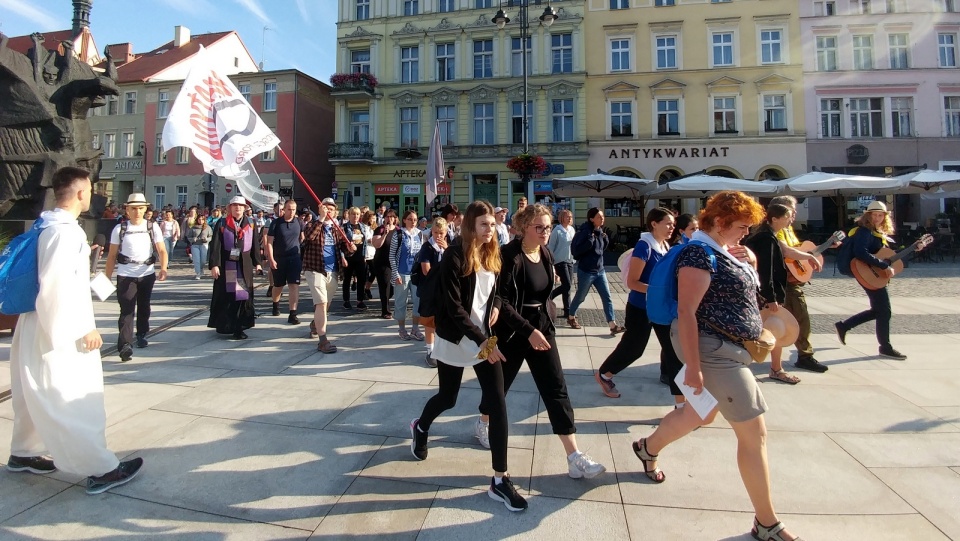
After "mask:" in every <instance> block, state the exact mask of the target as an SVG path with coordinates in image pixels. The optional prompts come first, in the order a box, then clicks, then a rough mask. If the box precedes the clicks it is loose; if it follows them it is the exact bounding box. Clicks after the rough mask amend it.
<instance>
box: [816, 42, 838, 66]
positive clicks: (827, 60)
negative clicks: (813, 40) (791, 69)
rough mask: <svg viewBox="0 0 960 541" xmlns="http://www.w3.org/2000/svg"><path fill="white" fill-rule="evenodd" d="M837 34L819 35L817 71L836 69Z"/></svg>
mask: <svg viewBox="0 0 960 541" xmlns="http://www.w3.org/2000/svg"><path fill="white" fill-rule="evenodd" d="M836 69H837V36H817V71H836Z"/></svg>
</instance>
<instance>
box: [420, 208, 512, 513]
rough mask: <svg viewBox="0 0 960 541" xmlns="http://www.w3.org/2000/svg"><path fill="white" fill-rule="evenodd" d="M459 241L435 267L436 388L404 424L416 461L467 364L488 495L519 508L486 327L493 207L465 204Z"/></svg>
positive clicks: (496, 260)
mask: <svg viewBox="0 0 960 541" xmlns="http://www.w3.org/2000/svg"><path fill="white" fill-rule="evenodd" d="M461 234H462V242H460V243H455V244H453V245H452V246H450V247H449V248H447V249H446V250H445V251H444V254H443V259H442V260H441V262H440V267H439V269H438V272H439V279H440V291H441V296H440V300H439V303H440V306H439V311H438V313H437V316H436V323H437V340H436V344H435V345H434V349H433V356H434V357H435V358H436V359H437V361H438V362H437V372H438V376H439V379H440V388H439V390H438V391H437V394H436V395H434V396H433V397H432V398H430V400H428V401H427V404H426V405H425V406H424V407H423V412H422V413H421V414H420V417H419V418H417V419H414V420H413V421H411V422H410V435H411V438H412V440H413V441H412V442H411V444H410V450H411V451H412V452H413V456H414V457H415V458H416V459H417V460H426V458H427V432H428V431H429V430H430V425H431V424H433V421H434V420H435V419H436V418H437V417H439V416H440V414H441V413H443V412H444V411H446V410H448V409H450V408H452V407H454V406H456V404H457V395H458V394H459V392H460V382H461V380H462V378H463V369H464V368H466V367H468V366H472V367H473V371H474V373H476V375H477V381H478V382H479V383H480V390H481V392H482V395H483V396H482V398H481V400H482V402H483V404H484V406H485V407H486V408H489V413H490V444H491V445H490V450H491V458H492V460H493V478H491V479H490V489H489V490H488V491H487V493H488V494H489V496H490V497H491V498H493V499H495V500H497V501H500V502H503V504H504V505H505V506H506V507H507V509H509V510H511V511H523V510H524V509H526V508H527V501H526V500H524V499H523V497H522V496H520V494H519V493H518V492H517V490H516V488H515V487H514V486H513V483H512V482H511V481H510V477H509V476H508V475H507V403H506V400H505V399H504V379H503V365H502V364H501V363H502V362H503V360H504V357H503V355H502V354H501V353H500V350H499V349H498V348H497V346H496V343H497V341H496V340H494V339H492V338H490V337H491V336H492V333H491V332H490V329H491V327H492V326H493V325H494V324H495V323H496V320H497V316H498V315H499V313H500V298H499V297H498V296H497V288H496V283H497V276H498V274H499V273H500V265H501V264H500V244H499V243H498V242H497V235H496V220H495V219H494V213H493V207H492V206H490V203H487V202H486V201H475V202H473V203H471V204H470V206H469V207H467V211H466V215H465V217H464V220H463V230H462V233H461Z"/></svg>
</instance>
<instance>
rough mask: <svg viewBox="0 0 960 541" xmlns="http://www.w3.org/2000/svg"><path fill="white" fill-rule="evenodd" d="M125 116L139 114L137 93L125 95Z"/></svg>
mask: <svg viewBox="0 0 960 541" xmlns="http://www.w3.org/2000/svg"><path fill="white" fill-rule="evenodd" d="M123 114H125V115H135V114H137V93H136V92H127V93H125V94H124V96H123Z"/></svg>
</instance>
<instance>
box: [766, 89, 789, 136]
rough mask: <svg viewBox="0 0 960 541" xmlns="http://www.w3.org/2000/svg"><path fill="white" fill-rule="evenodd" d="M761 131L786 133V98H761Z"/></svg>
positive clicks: (773, 95)
mask: <svg viewBox="0 0 960 541" xmlns="http://www.w3.org/2000/svg"><path fill="white" fill-rule="evenodd" d="M763 131H765V132H771V131H787V97H786V96H784V95H783V94H772V95H769V96H764V97H763Z"/></svg>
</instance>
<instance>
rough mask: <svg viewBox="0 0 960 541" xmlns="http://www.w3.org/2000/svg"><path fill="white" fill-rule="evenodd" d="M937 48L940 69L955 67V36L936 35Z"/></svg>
mask: <svg viewBox="0 0 960 541" xmlns="http://www.w3.org/2000/svg"><path fill="white" fill-rule="evenodd" d="M937 46H938V47H939V50H940V67H941V68H955V67H957V36H955V35H954V34H938V35H937Z"/></svg>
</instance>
